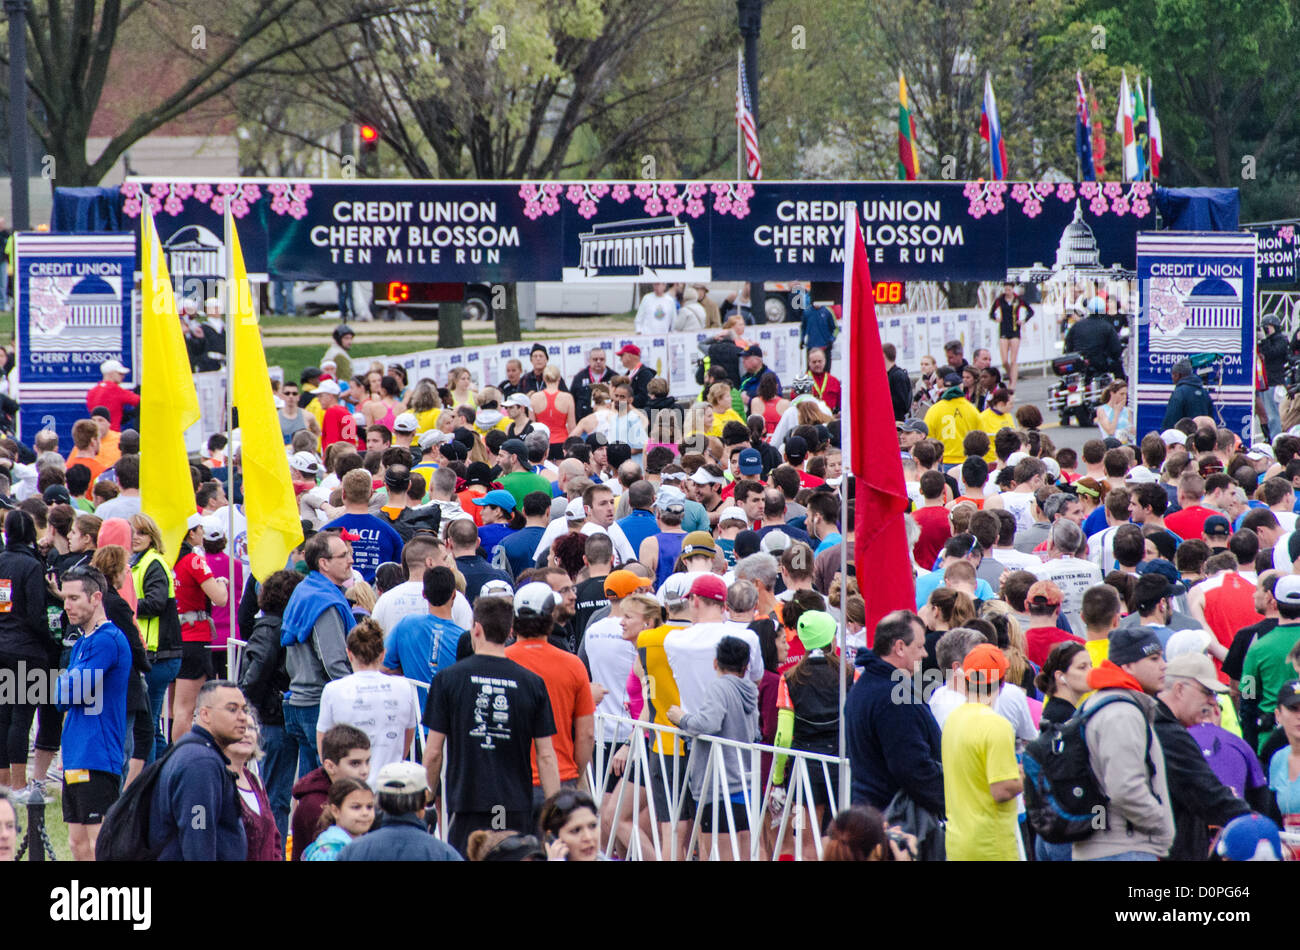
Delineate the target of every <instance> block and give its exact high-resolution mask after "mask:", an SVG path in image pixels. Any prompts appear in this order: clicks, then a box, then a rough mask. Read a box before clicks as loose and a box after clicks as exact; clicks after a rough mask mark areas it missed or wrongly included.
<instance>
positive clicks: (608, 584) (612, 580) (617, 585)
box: [605, 568, 654, 598]
mask: <svg viewBox="0 0 1300 950" xmlns="http://www.w3.org/2000/svg"><path fill="white" fill-rule="evenodd" d="M653 586H654V582H653V581H652V580H650V578H648V577H642V576H641V575H640V574H633V573H632V572H631V571H626V570H623V569H621V568H620V569H619V570H617V571H610V572H609V573H608V574H606V575H605V596H606V597H618V598H623V597H627V596H629V595H631V594H635V593H636V592H637V591H639V590H641V589H643V588H646V587H653Z"/></svg>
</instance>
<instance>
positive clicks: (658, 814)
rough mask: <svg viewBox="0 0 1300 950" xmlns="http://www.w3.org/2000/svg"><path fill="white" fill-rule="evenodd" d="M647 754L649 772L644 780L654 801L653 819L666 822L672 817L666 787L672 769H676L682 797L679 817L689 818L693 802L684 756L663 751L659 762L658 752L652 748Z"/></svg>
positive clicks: (670, 779) (671, 776)
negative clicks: (663, 753)
mask: <svg viewBox="0 0 1300 950" xmlns="http://www.w3.org/2000/svg"><path fill="white" fill-rule="evenodd" d="M647 754H648V755H649V756H650V774H649V776H647V779H646V782H647V784H648V785H649V786H650V795H651V797H652V799H653V801H654V806H655V820H656V821H659V822H663V823H665V824H666V823H668V822H670V821H672V819H673V815H672V809H671V807H670V806H669V804H668V789H669V787H670V786H671V784H672V781H673V775H674V769H676V776H677V781H678V782H679V783H680V788H681V792H680V794H681V797H682V798H683V799H684V801H683V803H682V814H681V817H682V819H683V820H685V819H687V818H689V817H690V816H691V814H692V813H693V808H692V804H693V803H692V801H691V790H690V788H689V787H688V785H687V777H688V772H687V768H686V756H684V755H681V756H675V755H668V754H666V753H665V755H664V757H663V763H662V764H660V761H659V753H658V752H655V751H654V749H653V748H651V750H650V751H649V752H648V753H647ZM674 763H676V764H675V765H674Z"/></svg>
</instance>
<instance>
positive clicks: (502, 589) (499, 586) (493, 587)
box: [478, 577, 515, 598]
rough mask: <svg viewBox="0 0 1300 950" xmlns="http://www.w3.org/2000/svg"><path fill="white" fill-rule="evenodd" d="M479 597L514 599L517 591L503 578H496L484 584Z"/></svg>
mask: <svg viewBox="0 0 1300 950" xmlns="http://www.w3.org/2000/svg"><path fill="white" fill-rule="evenodd" d="M478 595H479V596H480V597H510V598H513V597H514V596H515V589H514V588H513V587H511V586H510V585H509V584H507V583H506V582H505V581H503V580H502V579H501V578H499V577H494V578H492V579H491V580H489V581H486V582H484V584H483V586H482V587H480V588H479V591H478Z"/></svg>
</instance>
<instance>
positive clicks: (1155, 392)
mask: <svg viewBox="0 0 1300 950" xmlns="http://www.w3.org/2000/svg"><path fill="white" fill-rule="evenodd" d="M1255 250H1256V236H1255V235H1254V234H1251V233H1243V232H1235V233H1232V232H1230V233H1222V232H1157V233H1143V234H1139V235H1138V239H1137V264H1138V298H1139V313H1138V341H1137V378H1136V380H1134V382H1135V384H1136V385H1135V387H1134V388H1135V390H1136V391H1135V393H1134V396H1135V398H1134V404H1135V405H1136V407H1137V430H1136V431H1137V434H1138V435H1139V436H1141V435H1145V434H1146V433H1148V432H1159V431H1160V430H1161V429H1163V428H1164V427H1165V423H1166V422H1168V423H1169V424H1170V425H1172V424H1173V423H1174V422H1176V421H1177V420H1176V419H1173V418H1169V419H1166V410H1167V409H1168V407H1169V403H1170V400H1171V399H1173V398H1174V395H1175V386H1174V384H1173V381H1172V380H1171V379H1170V370H1171V369H1172V368H1173V366H1174V365H1175V364H1176V363H1178V362H1179V361H1181V360H1189V361H1191V363H1192V365H1193V367H1194V369H1195V371H1196V373H1197V375H1199V376H1200V377H1201V378H1202V379H1203V380H1204V384H1205V389H1206V391H1207V392H1208V394H1209V397H1210V401H1211V403H1212V404H1213V406H1214V411H1215V416H1216V422H1218V424H1220V425H1222V426H1225V427H1226V428H1229V429H1231V430H1232V431H1234V432H1236V433H1238V434H1239V435H1240V436H1241V438H1242V439H1243V440H1245V441H1247V442H1249V441H1250V438H1251V415H1252V412H1253V410H1254V399H1255V385H1254V383H1255V266H1256V265H1255ZM1184 387H1186V384H1184V386H1183V387H1179V388H1184Z"/></svg>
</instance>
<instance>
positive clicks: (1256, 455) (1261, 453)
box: [1246, 442, 1276, 462]
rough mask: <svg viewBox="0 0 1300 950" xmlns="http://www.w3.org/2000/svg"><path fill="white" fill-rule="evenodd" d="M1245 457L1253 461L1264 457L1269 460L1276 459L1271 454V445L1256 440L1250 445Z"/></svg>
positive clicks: (1258, 460) (1261, 459)
mask: <svg viewBox="0 0 1300 950" xmlns="http://www.w3.org/2000/svg"><path fill="white" fill-rule="evenodd" d="M1246 458H1248V459H1251V460H1252V461H1255V462H1260V461H1263V460H1264V459H1268V460H1269V461H1270V462H1271V461H1274V460H1275V459H1276V456H1275V455H1274V454H1273V446H1271V445H1269V444H1268V443H1267V442H1256V443H1255V444H1254V445H1252V446H1251V447H1250V451H1249V452H1247V453H1246Z"/></svg>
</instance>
